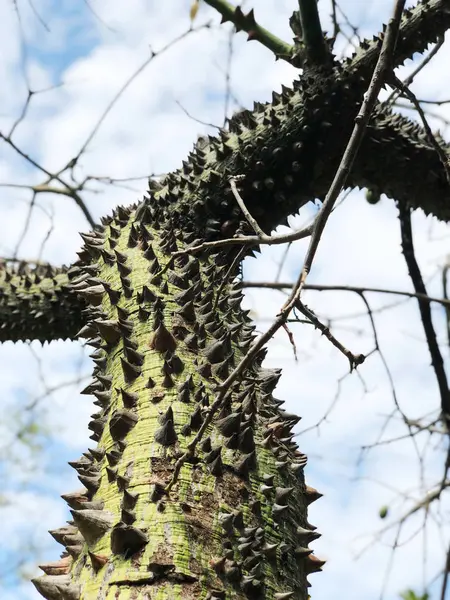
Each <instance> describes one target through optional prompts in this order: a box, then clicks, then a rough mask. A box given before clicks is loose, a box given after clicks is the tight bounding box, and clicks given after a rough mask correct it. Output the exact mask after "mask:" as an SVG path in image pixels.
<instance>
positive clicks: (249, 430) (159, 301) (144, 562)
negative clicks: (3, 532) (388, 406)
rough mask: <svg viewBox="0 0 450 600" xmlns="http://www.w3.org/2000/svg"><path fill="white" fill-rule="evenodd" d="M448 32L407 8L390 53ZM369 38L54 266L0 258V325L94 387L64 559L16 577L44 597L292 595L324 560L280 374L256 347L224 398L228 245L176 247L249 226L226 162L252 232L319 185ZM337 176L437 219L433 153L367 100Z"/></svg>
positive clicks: (439, 177)
mask: <svg viewBox="0 0 450 600" xmlns="http://www.w3.org/2000/svg"><path fill="white" fill-rule="evenodd" d="M449 26H450V11H449V10H448V1H447V0H434V1H432V2H424V3H423V4H421V5H419V6H418V7H417V8H416V9H415V10H414V11H413V12H412V13H408V14H407V15H406V16H405V18H404V20H403V22H402V28H401V32H400V35H399V41H398V45H397V50H396V57H395V61H394V66H396V65H399V64H401V63H402V62H403V61H404V60H405V58H407V57H409V56H412V54H413V53H414V52H421V51H423V50H424V49H425V47H426V46H427V44H428V43H429V42H431V41H434V40H436V39H437V37H438V36H440V35H442V34H443V33H444V32H445V30H446V29H447V28H448V27H449ZM380 43H381V42H380V39H379V38H376V39H374V41H373V42H364V43H363V44H362V46H361V48H360V50H359V51H358V53H357V54H356V55H355V56H354V57H353V58H352V59H348V60H346V61H344V63H343V64H333V65H327V66H324V67H323V68H312V67H308V66H306V67H305V69H304V73H303V75H302V77H301V80H300V81H298V82H296V83H295V84H294V89H293V90H289V89H284V88H283V91H282V93H281V94H274V98H273V102H272V104H268V105H256V106H255V110H254V111H253V112H252V113H251V112H244V113H240V114H239V116H237V117H236V118H235V119H233V120H232V122H231V124H230V128H229V130H228V131H222V133H221V136H220V139H210V140H209V142H208V143H207V144H206V145H202V146H201V147H200V146H197V147H196V148H195V151H194V153H192V154H191V155H190V157H189V159H188V160H187V161H186V162H185V163H183V168H182V169H181V170H179V171H177V172H175V173H172V174H170V175H169V176H167V177H166V178H165V179H164V181H162V182H161V183H159V184H156V183H154V182H153V183H152V184H151V190H150V195H149V197H148V198H146V199H144V201H143V202H142V203H140V204H139V205H138V206H133V207H131V208H128V209H124V208H120V209H117V211H115V213H114V214H113V216H112V218H107V219H104V220H103V225H102V227H99V228H98V230H96V231H94V232H92V233H90V234H87V235H85V236H83V237H84V241H85V246H84V248H83V249H82V250H81V252H80V253H79V256H80V261H79V262H78V263H76V264H75V265H73V266H72V267H71V268H70V269H61V270H59V271H55V272H51V273H50V272H44V273H43V272H42V271H41V270H39V269H37V270H36V271H35V272H27V271H26V269H22V270H19V271H11V270H10V269H9V268H8V267H7V266H3V267H2V268H1V269H0V275H1V277H2V293H1V295H0V316H2V318H3V319H4V321H3V323H2V326H1V329H0V336H1V337H0V339H12V340H18V339H39V340H41V341H44V340H52V339H56V338H58V337H63V338H66V337H69V338H72V339H74V338H75V337H77V336H78V337H81V338H85V339H86V340H87V342H88V343H89V344H90V345H91V346H92V347H93V348H94V352H93V355H92V357H93V360H94V362H95V364H96V366H95V368H94V379H93V381H92V383H91V384H90V385H89V386H88V387H87V388H86V389H85V390H84V393H88V394H92V395H93V396H94V397H95V398H96V400H95V404H96V405H97V407H98V410H97V412H96V413H95V414H94V415H92V421H91V423H90V424H89V428H90V430H91V431H92V432H93V434H92V436H91V437H92V439H93V441H94V442H96V443H97V446H95V447H93V448H92V449H90V450H88V451H87V452H86V453H85V454H84V455H83V456H82V457H81V458H80V459H79V460H76V461H74V462H73V463H71V464H72V466H73V467H74V468H75V469H76V470H77V471H78V475H79V479H80V481H81V483H82V484H83V486H84V487H83V488H82V489H81V490H78V491H75V492H71V493H68V494H65V495H64V498H65V500H66V501H67V502H68V504H69V506H70V507H71V509H72V515H73V521H72V522H70V523H69V525H68V526H64V527H62V528H61V529H58V530H55V531H52V532H51V533H52V535H53V537H54V538H55V539H56V540H57V541H58V542H60V543H61V544H63V545H64V546H65V551H64V553H63V555H62V558H61V560H60V561H58V562H57V563H51V564H47V565H42V569H43V570H44V572H45V573H46V574H45V575H44V576H41V577H38V578H36V579H34V580H33V582H34V584H35V586H36V587H37V589H38V590H39V591H40V592H41V594H42V595H43V596H44V597H45V598H47V599H48V600H112V599H114V600H117V599H121V600H125V599H128V598H130V599H134V600H148V599H150V598H152V599H156V598H158V600H165V599H169V598H183V599H184V598H202V599H203V598H210V599H216V600H219V599H225V598H226V599H231V598H251V597H254V598H265V599H267V600H273V599H276V600H283V599H287V598H292V599H294V600H295V599H298V600H306V598H307V586H308V581H307V576H308V575H309V574H310V573H312V572H314V571H317V570H320V568H321V566H322V564H323V563H322V561H320V560H319V559H317V558H315V557H314V555H313V554H312V550H311V549H310V548H309V543H310V542H311V541H313V540H314V539H315V538H317V537H318V535H319V534H318V533H317V532H316V531H315V528H314V526H312V525H310V524H309V523H308V521H307V506H308V504H309V503H310V502H312V501H313V500H315V499H317V498H318V497H319V496H320V494H319V493H318V492H317V491H316V490H314V489H312V488H309V487H307V486H306V485H305V482H304V477H303V468H304V466H305V463H306V457H305V456H304V455H303V454H302V453H301V452H300V450H299V449H298V448H297V446H296V444H295V443H294V442H293V440H292V433H291V430H292V427H293V426H294V425H295V423H296V422H297V421H298V417H296V416H295V415H291V414H287V413H286V412H284V411H283V410H282V409H281V408H280V404H281V403H280V401H279V400H276V399H275V398H274V397H273V396H272V391H273V389H274V387H275V385H276V382H277V380H278V377H279V372H278V371H271V370H266V369H262V368H261V363H262V360H263V358H264V352H262V351H261V352H259V353H258V355H257V356H256V358H255V360H254V361H253V362H251V363H250V364H249V365H247V367H246V369H245V370H244V371H243V373H242V374H241V376H240V377H239V378H238V379H236V380H235V381H234V382H233V383H232V385H231V386H230V387H229V388H228V390H227V392H226V394H225V396H224V397H223V394H222V392H221V390H222V389H223V388H222V387H221V386H222V385H223V383H224V382H225V381H226V380H227V377H228V376H229V374H230V372H231V371H232V370H233V369H234V367H235V366H236V365H237V364H238V362H239V361H240V359H241V358H242V357H243V356H244V355H245V353H246V352H247V350H248V349H249V347H250V346H251V344H252V340H253V326H252V325H251V323H250V321H249V318H248V315H247V314H246V313H245V311H242V309H241V307H240V301H241V291H240V290H239V285H238V283H236V274H237V269H238V260H237V257H238V254H239V252H240V251H241V248H240V247H239V246H237V245H235V246H226V247H223V248H221V249H219V250H218V251H216V252H211V251H206V250H205V251H203V253H201V254H199V253H192V252H189V251H186V252H185V253H184V254H178V256H177V257H176V258H174V257H173V252H178V251H183V250H186V248H187V246H193V245H196V244H198V243H200V242H203V241H205V240H217V239H221V238H225V237H230V236H231V235H233V234H234V233H242V232H244V233H245V232H248V226H247V225H246V223H245V222H243V221H242V215H241V214H240V209H239V207H238V206H237V205H236V203H235V201H234V199H233V197H232V195H231V193H230V189H229V178H230V177H232V176H237V175H239V176H242V177H241V178H240V183H239V185H240V187H241V194H242V196H243V197H244V199H245V201H246V204H247V207H248V208H249V210H250V212H251V213H252V215H253V216H254V217H256V219H257V220H258V222H259V223H260V225H261V226H262V227H263V228H264V229H265V230H266V231H269V230H271V229H272V228H274V227H275V226H276V225H278V224H279V223H281V222H283V220H284V219H285V218H286V217H287V215H289V214H291V213H292V212H295V211H296V210H298V209H299V208H300V207H301V206H302V205H303V204H304V203H305V202H306V201H308V200H310V199H311V198H314V197H319V198H321V197H323V196H324V194H325V193H326V191H327V189H328V186H329V184H330V182H331V179H332V177H333V175H334V172H335V170H336V168H337V165H338V164H339V160H340V157H341V155H342V151H343V148H344V147H345V144H346V142H347V140H348V138H349V134H350V131H351V128H352V126H353V122H354V118H355V116H356V114H357V111H358V109H359V107H360V105H361V102H362V98H363V93H364V92H365V90H366V88H367V83H368V80H369V78H370V75H371V72H372V70H373V68H374V64H375V61H376V58H377V54H378V49H379V47H380ZM349 183H350V185H352V186H358V185H359V186H368V187H369V188H370V189H372V190H373V191H375V192H376V193H379V192H380V193H381V192H385V193H387V194H388V195H390V196H391V197H394V198H395V199H396V200H397V201H399V202H403V203H405V204H407V205H408V206H411V207H413V208H418V207H421V208H423V210H425V212H427V213H432V214H435V215H436V216H437V217H438V218H440V219H442V220H448V219H449V216H450V208H449V206H450V204H449V202H448V186H447V181H446V174H445V169H444V168H443V166H442V165H441V163H440V161H439V157H438V156H437V154H436V152H435V150H434V148H433V147H432V145H431V144H430V142H429V141H428V140H427V138H426V135H425V134H424V133H423V131H422V130H421V129H420V128H419V127H417V126H416V125H414V124H412V123H410V122H409V121H408V120H407V119H404V118H402V117H398V116H395V115H392V114H391V113H390V112H388V111H386V110H385V109H384V108H383V107H382V106H378V108H377V110H376V113H375V115H374V116H373V118H372V121H371V123H370V125H369V128H368V130H367V133H366V138H365V141H364V144H363V147H362V148H361V151H360V155H359V158H358V160H357V161H356V163H355V165H354V168H353V170H352V173H351V174H350V177H349ZM241 254H242V255H244V254H245V253H244V252H242V253H241ZM247 254H248V251H247ZM239 256H241V255H240V254H239ZM80 328H81V330H80V331H79V332H78V333H77V330H78V329H80Z"/></svg>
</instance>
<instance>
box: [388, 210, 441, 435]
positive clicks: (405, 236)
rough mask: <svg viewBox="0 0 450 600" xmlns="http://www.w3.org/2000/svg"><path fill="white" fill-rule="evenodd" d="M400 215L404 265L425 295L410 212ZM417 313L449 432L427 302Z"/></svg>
mask: <svg viewBox="0 0 450 600" xmlns="http://www.w3.org/2000/svg"><path fill="white" fill-rule="evenodd" d="M399 215H400V226H401V236H402V250H403V255H404V257H405V261H406V264H407V266H408V272H409V276H410V278H411V282H412V284H413V286H414V289H415V291H416V292H417V293H420V294H425V295H426V293H427V290H426V288H425V284H424V282H423V279H422V274H421V272H420V269H419V265H418V264H417V260H416V257H415V254H414V244H413V237H412V228H411V211H410V210H409V208H405V207H404V206H401V205H400V206H399ZM418 302H419V311H420V317H421V319H422V324H423V329H424V332H425V337H426V340H427V345H428V351H429V352H430V356H431V364H432V366H433V369H434V372H435V375H436V379H437V383H438V386H439V392H440V396H441V410H442V417H443V419H444V421H445V423H446V424H447V428H448V429H449V430H450V390H449V388H448V382H447V376H446V374H445V369H444V361H443V359H442V354H441V351H440V349H439V344H438V342H437V339H436V332H435V331H434V327H433V320H432V318H431V310H430V305H429V303H428V302H423V301H422V300H419V301H418Z"/></svg>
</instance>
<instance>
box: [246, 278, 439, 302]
mask: <svg viewBox="0 0 450 600" xmlns="http://www.w3.org/2000/svg"><path fill="white" fill-rule="evenodd" d="M293 285H294V283H287V282H286V283H283V282H281V283H279V282H274V283H271V282H265V281H243V282H242V287H245V288H267V289H273V290H284V289H289V288H292V286H293ZM303 289H304V290H315V291H318V292H323V291H338V292H355V293H358V294H359V293H361V292H374V293H378V294H393V295H395V296H406V297H408V298H418V299H420V300H423V301H424V302H436V303H438V304H442V306H444V307H448V308H450V299H448V298H446V297H444V298H436V297H434V296H427V295H426V294H420V293H417V292H401V291H400V290H388V289H384V288H372V287H359V286H353V285H321V284H320V283H314V284H313V283H305V286H304V288H303Z"/></svg>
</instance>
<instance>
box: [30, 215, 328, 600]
mask: <svg viewBox="0 0 450 600" xmlns="http://www.w3.org/2000/svg"><path fill="white" fill-rule="evenodd" d="M150 206H151V204H150V203H146V204H144V205H142V206H141V207H140V208H139V209H138V210H137V211H136V210H134V209H133V210H132V211H131V212H129V211H126V210H123V209H122V210H121V211H119V213H118V214H116V216H115V218H114V219H113V220H112V221H111V223H110V224H109V225H107V226H106V228H105V231H104V233H103V234H100V233H97V234H96V235H95V236H93V237H92V238H88V237H86V238H85V239H86V246H85V250H86V253H87V255H90V256H92V255H93V258H91V261H94V260H95V261H96V263H95V266H94V268H95V270H96V271H97V272H96V275H95V280H94V281H92V280H91V279H90V278H89V279H84V275H83V272H84V271H85V270H86V269H89V270H88V271H86V274H89V275H91V271H92V266H93V265H92V264H90V265H86V266H82V265H81V266H80V267H79V268H80V269H81V275H80V272H78V274H77V278H76V279H75V280H74V281H75V282H76V283H75V286H76V288H77V293H78V294H79V295H80V296H81V297H82V298H83V300H84V301H86V302H88V303H89V309H88V322H87V325H86V327H85V332H84V335H85V336H86V335H88V336H90V337H89V339H88V343H89V344H90V345H92V346H93V347H94V348H95V351H94V361H95V363H96V368H95V370H94V380H93V382H92V384H91V385H90V386H89V387H88V389H87V390H85V392H90V393H92V394H93V395H94V396H95V398H96V401H95V404H97V405H98V412H96V413H95V414H94V415H92V421H91V423H90V424H89V428H90V429H91V430H92V431H93V435H92V436H91V437H92V439H93V441H94V442H98V445H97V447H96V448H95V449H93V450H89V451H88V452H86V453H85V454H84V455H83V456H82V457H81V458H80V459H79V460H77V461H74V462H73V463H71V464H72V466H73V467H74V468H75V469H76V470H77V472H78V476H79V479H80V482H81V483H82V484H83V486H84V488H83V489H81V490H77V491H76V492H73V493H69V494H67V495H65V496H63V497H64V498H65V499H66V500H67V502H68V504H69V506H70V507H71V508H72V514H73V523H71V524H70V525H69V527H68V528H67V527H64V528H62V529H59V530H56V531H54V532H51V533H52V535H53V536H54V538H55V539H56V540H57V541H59V542H61V543H62V544H63V545H64V546H65V552H64V554H63V557H62V559H61V560H60V561H59V562H58V563H51V564H49V565H42V569H43V570H44V571H45V573H46V575H43V576H41V577H38V578H36V579H35V580H34V584H35V585H36V587H37V589H38V590H39V591H40V592H41V593H42V595H43V596H44V597H45V598H48V599H50V600H64V599H66V598H70V599H77V600H78V599H79V600H100V599H104V600H113V599H114V600H117V599H120V600H125V599H131V598H132V599H134V600H147V599H149V598H152V599H153V598H158V599H161V600H163V599H166V598H167V599H169V598H180V599H182V598H210V599H212V598H217V599H219V598H227V599H231V598H236V599H237V598H249V597H250V598H251V597H254V598H267V600H272V599H283V598H297V599H299V600H306V598H307V579H306V577H307V575H308V574H309V573H312V572H314V571H317V570H319V569H320V567H321V565H322V562H321V561H320V560H319V559H317V558H315V557H314V555H313V554H312V549H310V548H309V542H310V541H312V540H314V539H315V538H317V537H318V535H319V534H318V533H317V532H316V531H315V527H313V526H312V525H310V524H309V523H308V521H307V514H306V512H307V506H308V504H309V503H310V502H312V501H314V500H315V499H317V498H318V497H319V496H320V494H318V493H317V492H316V490H314V489H312V488H308V487H306V486H305V482H304V477H303V467H304V465H305V464H306V457H305V455H304V454H302V453H301V452H300V451H299V450H298V448H297V445H296V444H295V442H294V441H293V439H292V437H293V434H292V427H293V426H294V425H295V424H296V423H297V421H298V417H296V416H295V415H292V414H288V413H286V412H284V411H283V410H281V409H280V408H279V405H280V402H279V401H278V400H275V399H274V398H273V396H272V390H273V389H274V387H275V385H276V383H277V381H278V378H279V371H278V370H276V371H272V370H267V369H262V368H261V362H262V360H263V358H264V354H265V353H264V352H261V353H260V354H259V355H258V357H257V359H256V360H255V361H254V362H253V364H251V365H250V366H249V367H248V368H247V369H246V371H245V372H244V374H243V376H242V377H241V378H240V379H239V380H238V381H236V383H235V384H234V385H233V386H232V387H231V388H230V390H229V393H228V394H227V395H226V397H225V398H224V402H223V403H222V404H221V405H220V406H217V405H215V404H214V400H215V397H216V395H217V392H218V389H219V386H220V385H221V383H222V382H223V381H224V380H225V379H226V378H227V377H228V375H229V373H230V371H231V370H233V368H234V367H235V366H236V365H237V364H238V362H239V360H240V359H241V358H242V356H243V355H244V353H245V352H246V350H247V349H248V348H249V345H250V344H251V342H252V339H253V329H254V328H253V326H252V325H251V324H250V320H249V318H248V316H247V314H246V312H244V311H242V309H241V307H240V303H241V298H242V292H241V290H240V289H239V285H236V284H235V283H233V281H234V280H235V276H236V273H235V272H231V273H229V272H228V271H229V265H230V262H232V260H233V257H234V255H235V253H236V249H234V248H233V249H228V250H227V251H226V252H224V251H220V252H218V253H215V254H210V253H209V254H204V255H202V256H198V257H192V256H189V255H188V254H186V255H182V256H179V257H178V258H177V259H176V260H175V261H173V260H172V259H171V256H170V254H171V253H172V252H173V251H175V250H182V249H183V248H185V246H186V244H187V243H189V242H190V241H191V239H192V236H191V234H190V233H189V232H187V231H186V230H184V229H183V228H182V227H180V226H179V225H177V223H176V222H175V221H173V220H172V219H171V218H170V216H169V215H162V216H161V218H160V219H159V221H158V222H157V223H155V222H154V221H152V217H151V215H150V211H149V207H150ZM111 240H112V242H113V244H112V245H113V250H111V249H110V248H111ZM78 280H80V281H81V283H80V282H79V281H78ZM210 411H215V414H214V419H213V420H212V421H211V423H210V424H209V425H208V422H207V419H208V415H209V413H210ZM209 418H210V417H209ZM202 427H204V428H205V430H204V432H203V435H202V436H201V439H199V440H198V442H197V443H195V442H194V440H195V438H196V436H199V435H200V434H199V432H201V429H202ZM189 449H190V453H189V456H188V457H187V459H186V461H185V462H184V463H183V464H182V465H181V469H180V470H179V474H178V476H177V478H176V480H174V474H175V464H176V462H177V461H179V460H180V457H182V456H183V454H184V453H186V452H187V450H189ZM180 464H181V463H180Z"/></svg>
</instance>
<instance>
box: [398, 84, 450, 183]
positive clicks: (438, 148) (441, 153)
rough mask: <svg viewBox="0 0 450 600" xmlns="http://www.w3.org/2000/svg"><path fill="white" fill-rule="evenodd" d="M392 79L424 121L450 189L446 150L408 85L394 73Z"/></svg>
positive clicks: (449, 161)
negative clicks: (436, 136) (437, 138)
mask: <svg viewBox="0 0 450 600" xmlns="http://www.w3.org/2000/svg"><path fill="white" fill-rule="evenodd" d="M392 79H393V81H394V85H396V86H397V87H398V88H399V89H400V90H401V91H402V93H403V94H404V95H405V96H406V97H407V98H408V100H409V101H410V102H411V103H412V104H413V105H414V108H415V109H416V110H417V112H418V113H419V117H420V119H421V121H422V125H423V128H424V129H425V132H426V134H427V138H428V141H429V142H430V144H431V145H432V146H433V148H434V149H435V150H436V153H437V155H438V156H439V159H440V161H441V164H442V166H443V167H444V170H445V174H446V176H447V182H448V184H449V188H450V160H449V158H448V156H447V154H446V152H445V150H444V149H443V148H442V146H441V145H440V144H439V142H438V141H437V140H436V138H435V136H434V134H433V132H432V131H431V128H430V126H429V124H428V121H427V118H426V116H425V113H424V111H423V108H422V107H421V106H420V104H419V102H418V100H417V98H416V96H415V95H414V94H413V92H412V91H411V90H410V89H409V88H408V87H406V85H404V83H403V82H402V81H400V79H399V78H398V77H397V76H396V75H395V74H394V73H393V74H392Z"/></svg>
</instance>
